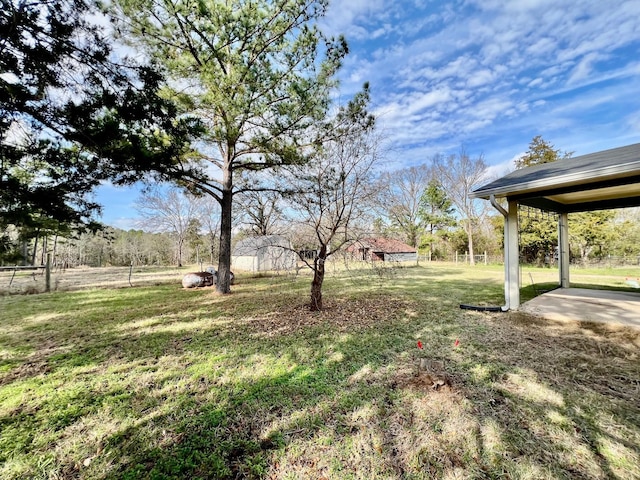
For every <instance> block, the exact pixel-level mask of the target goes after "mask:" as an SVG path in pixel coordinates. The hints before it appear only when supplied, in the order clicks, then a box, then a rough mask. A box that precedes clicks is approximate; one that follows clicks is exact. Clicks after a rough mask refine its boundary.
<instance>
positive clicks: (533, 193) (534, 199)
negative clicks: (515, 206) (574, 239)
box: [471, 143, 640, 211]
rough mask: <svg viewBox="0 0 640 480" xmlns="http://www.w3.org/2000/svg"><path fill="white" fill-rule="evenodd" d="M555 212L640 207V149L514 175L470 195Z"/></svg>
mask: <svg viewBox="0 0 640 480" xmlns="http://www.w3.org/2000/svg"><path fill="white" fill-rule="evenodd" d="M492 195H493V196H495V197H498V198H500V197H507V198H510V199H516V200H518V202H520V203H522V204H525V205H531V206H536V207H539V208H544V209H545V210H554V211H584V210H594V209H601V208H618V207H624V206H637V205H639V204H640V143H638V144H634V145H628V146H626V147H619V148H614V149H611V150H604V151H602V152H596V153H590V154H588V155H582V156H579V157H574V158H570V159H566V160H560V161H557V162H553V163H546V164H542V165H534V166H532V167H527V168H522V169H519V170H515V171H514V172H511V173H510V174H508V175H506V176H504V177H502V178H499V179H498V180H495V181H493V182H491V183H488V184H487V185H484V186H482V187H480V188H478V189H476V190H474V191H473V192H472V193H471V197H473V198H484V199H489V198H490V197H491V196H492Z"/></svg>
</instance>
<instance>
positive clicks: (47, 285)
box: [44, 253, 51, 292]
mask: <svg viewBox="0 0 640 480" xmlns="http://www.w3.org/2000/svg"><path fill="white" fill-rule="evenodd" d="M44 291H45V292H50V291H51V254H50V253H47V264H46V265H45V267H44Z"/></svg>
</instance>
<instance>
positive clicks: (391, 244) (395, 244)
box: [354, 237, 416, 253]
mask: <svg viewBox="0 0 640 480" xmlns="http://www.w3.org/2000/svg"><path fill="white" fill-rule="evenodd" d="M354 245H356V246H358V245H361V246H362V247H364V248H368V249H371V250H372V251H374V252H382V253H415V252H416V249H415V248H413V247H411V246H409V245H407V244H406V243H403V242H400V241H398V240H393V239H391V238H381V237H377V238H363V239H361V240H358V241H357V242H356V243H355V244H354Z"/></svg>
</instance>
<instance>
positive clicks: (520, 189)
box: [470, 160, 640, 199]
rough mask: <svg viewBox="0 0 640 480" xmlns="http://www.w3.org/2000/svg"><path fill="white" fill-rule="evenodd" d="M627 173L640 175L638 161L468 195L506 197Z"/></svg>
mask: <svg viewBox="0 0 640 480" xmlns="http://www.w3.org/2000/svg"><path fill="white" fill-rule="evenodd" d="M629 174H634V175H640V161H637V160H636V161H633V162H628V163H623V164H620V165H609V166H606V167H599V168H593V169H591V170H582V171H578V172H573V173H565V174H564V175H560V176H557V177H551V178H541V179H539V180H531V181H528V182H523V183H516V184H512V185H505V186H503V187H496V188H491V189H487V190H482V191H477V190H476V191H473V192H471V194H470V196H471V197H472V198H484V199H489V197H490V196H491V195H494V196H496V197H507V196H509V195H512V194H518V195H519V194H522V193H532V192H536V191H540V190H548V189H549V188H560V187H570V186H572V185H579V184H585V185H588V184H590V183H594V182H598V181H601V180H611V179H614V178H621V177H624V176H631V175H629Z"/></svg>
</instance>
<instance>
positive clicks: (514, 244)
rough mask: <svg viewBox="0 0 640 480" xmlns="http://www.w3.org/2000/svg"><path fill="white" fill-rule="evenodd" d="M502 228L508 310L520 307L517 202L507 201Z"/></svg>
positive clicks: (505, 292) (505, 291)
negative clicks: (505, 215) (504, 221)
mask: <svg viewBox="0 0 640 480" xmlns="http://www.w3.org/2000/svg"><path fill="white" fill-rule="evenodd" d="M505 220H506V223H505V226H504V245H505V247H504V259H505V267H504V270H505V285H504V294H505V299H506V300H507V305H508V306H509V308H514V309H515V308H518V307H519V306H520V255H519V245H518V202H517V201H515V200H509V210H508V214H507V217H506V218H505Z"/></svg>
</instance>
